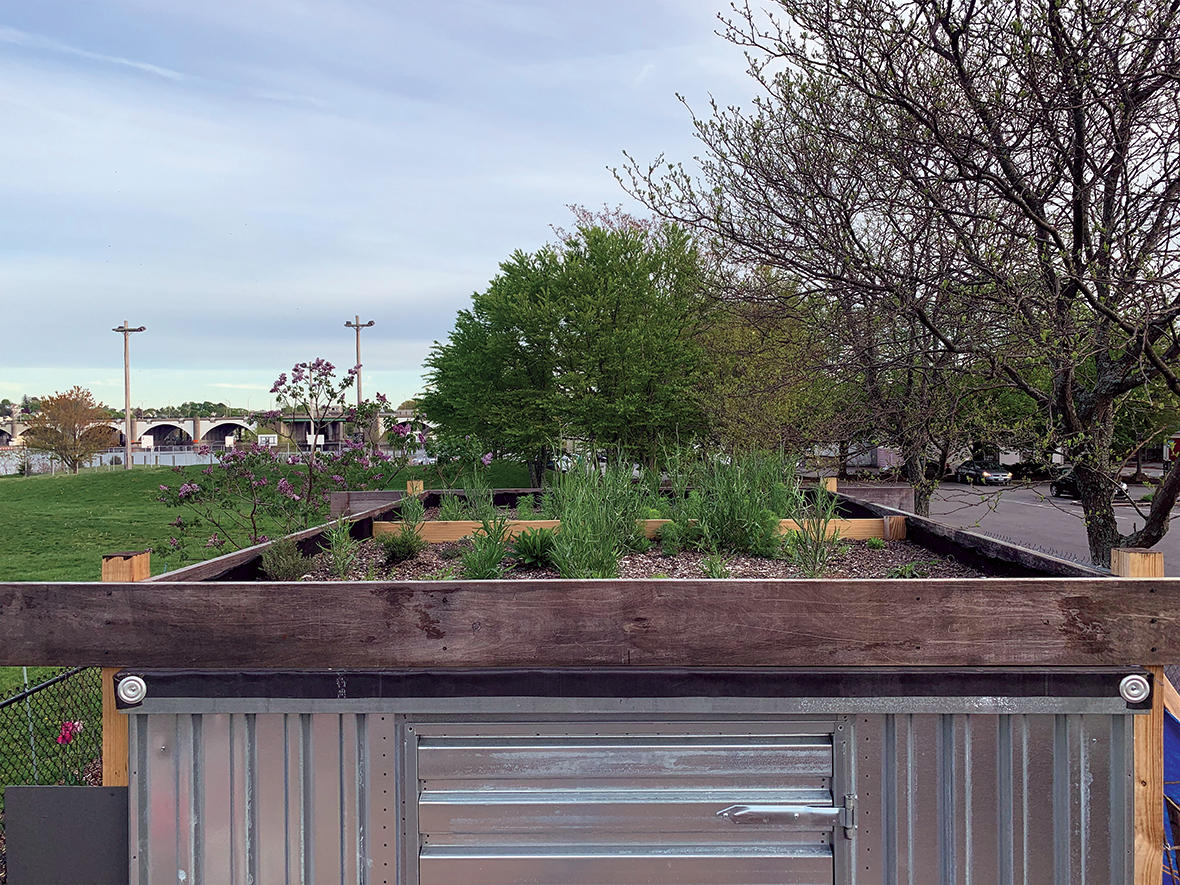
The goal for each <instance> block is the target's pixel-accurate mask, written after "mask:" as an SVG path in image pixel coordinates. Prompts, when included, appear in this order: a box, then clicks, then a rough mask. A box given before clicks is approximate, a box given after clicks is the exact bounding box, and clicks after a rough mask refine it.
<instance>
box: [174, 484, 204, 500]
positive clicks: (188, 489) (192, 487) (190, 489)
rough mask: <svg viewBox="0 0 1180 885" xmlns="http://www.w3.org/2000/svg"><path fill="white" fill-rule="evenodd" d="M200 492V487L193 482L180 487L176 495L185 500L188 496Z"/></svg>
mask: <svg viewBox="0 0 1180 885" xmlns="http://www.w3.org/2000/svg"><path fill="white" fill-rule="evenodd" d="M200 490H201V487H200V486H199V485H197V484H196V483H195V482H186V483H185V484H184V485H182V486H181V487H180V489H179V490H178V491H177V494H178V495H180V497H182V498H187V497H188V496H189V495H195V494H196V493H197V492H199V491H200Z"/></svg>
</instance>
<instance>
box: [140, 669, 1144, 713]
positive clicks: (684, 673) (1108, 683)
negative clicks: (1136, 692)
mask: <svg viewBox="0 0 1180 885" xmlns="http://www.w3.org/2000/svg"><path fill="white" fill-rule="evenodd" d="M1146 672H1147V671H1145V670H1139V669H1136V668H1126V667H1124V668H1119V669H1115V668H1109V669H1085V670H1079V669H1074V670H1037V669H1032V668H1023V669H1022V668H994V667H992V668H982V667H980V668H958V669H934V668H929V669H924V670H923V669H917V670H914V669H910V670H895V669H889V668H874V669H854V668H846V669H837V670H832V669H828V670H813V669H806V670H794V669H771V668H767V669H757V670H751V669H732V670H672V669H658V670H657V669H641V668H619V669H600V670H520V669H518V670H507V669H505V670H348V671H346V670H233V671H227V670H138V669H127V670H123V671H121V672H120V674H119V677H122V676H123V675H131V674H137V675H140V676H143V678H144V680H145V681H146V682H147V686H148V695H149V696H150V697H152V698H214V697H215V698H336V699H347V698H384V697H388V698H398V697H414V698H448V697H585V698H629V697H630V698H641V697H670V698H683V697H726V698H743V697H746V698H770V697H780V698H781V697H845V698H875V697H1022V698H1048V697H1062V698H1070V697H1073V698H1079V697H1086V698H1095V697H1112V698H1113V697H1118V696H1119V681H1120V680H1121V679H1122V678H1123V677H1124V676H1126V675H1127V674H1128V673H1144V674H1146ZM120 706H123V704H122V702H120ZM1140 706H1142V707H1143V708H1144V709H1146V706H1147V705H1131V709H1138V708H1139V707H1140Z"/></svg>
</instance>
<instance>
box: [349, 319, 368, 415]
mask: <svg viewBox="0 0 1180 885" xmlns="http://www.w3.org/2000/svg"><path fill="white" fill-rule="evenodd" d="M344 325H345V327H346V328H349V329H356V404H357V408H360V404H361V329H367V328H369V326H371V325H373V321H372V320H369V321H368V322H367V323H362V322H361V316H360V314H357V315H356V316H354V317H353V321H352V322H351V323H345V324H344Z"/></svg>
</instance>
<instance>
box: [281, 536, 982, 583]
mask: <svg viewBox="0 0 1180 885" xmlns="http://www.w3.org/2000/svg"><path fill="white" fill-rule="evenodd" d="M470 546H471V544H470V542H469V541H454V542H449V543H445V544H431V545H429V546H428V547H427V548H426V549H425V550H423V551H422V552H421V553H419V554H418V555H417V556H415V557H414V558H413V559H410V560H407V561H406V562H402V563H400V564H398V565H394V566H387V565H385V563H384V560H383V555H382V551H381V547H380V545H379V544H377V543H374V542H373V541H365V542H364V543H363V544H361V547H360V552H359V553H358V555H357V559H356V561H355V562H354V563H353V567H352V569H351V571H350V572H349V575H348V577H347V578H346V580H350V581H422V580H459V579H461V578H462V577H463V560H462V554H463V551H464V550H467V549H469V548H470ZM704 558H705V557H704V555H703V554H700V553H694V552H688V551H685V552H682V553H680V554H678V555H677V556H664V555H663V554H662V553H661V552H660V548H659V546H658V545H657V546H655V547H653V548H652V549H651V550H649V551H648V552H647V553H633V554H630V555H628V556H624V557H623V558H622V559H621V560H620V561H619V577H620V578H693V579H699V578H704V577H707V575H706V574H705V571H704V568H703V566H702V561H703V560H704ZM309 563H310V565H309V568H308V572H307V575H306V576H305V578H304V580H315V581H335V580H341V578H340V577H339V576H338V575H336V573H335V571H334V570H333V567H332V561H331V558H330V557H329V556H328V554H326V553H320V554H319V555H317V556H315V557H314V558H312V559H311V560H310V561H309ZM505 564H506V565H511V564H512V560H511V558H508V559H506V560H505ZM911 564H912V565H911ZM727 567H728V568H729V571H730V577H733V578H802V577H804V575H803V574H802V573H801V572H800V571H799V569H798V567H797V566H796V565H795V564H794V563H792V562H788V561H785V560H777V559H762V558H761V557H756V556H734V557H732V558H730V559H729V560H728V561H727ZM898 568H901V569H902V571H903V573H902V574H901V575H897V574H893V575H891V574H890V572H891V571H893V570H895V569H898ZM504 577H505V578H506V579H508V580H538V579H542V578H560V577H561V575H560V574H558V573H557V571H556V570H555V569H550V568H545V569H527V568H512V569H510V570H509V571H508V572H507V573H506V574H505V575H504ZM825 577H826V578H830V579H840V578H888V577H907V578H910V577H912V578H980V577H986V575H984V574H982V573H981V572H979V571H977V570H975V569H973V568H971V567H970V566H967V565H964V564H963V563H961V562H959V561H958V560H956V559H953V558H950V557H941V556H938V555H937V554H935V553H932V552H931V551H930V550H928V549H926V548H925V547H922V546H920V545H918V544H914V543H912V542H910V541H888V542H886V545H885V547H884V548H883V549H880V550H874V549H872V548H871V547H868V546H866V545H865V542H864V541H848V542H846V547H845V552H844V554H843V555H841V556H838V557H836V558H835V559H833V560H832V562H831V563H830V564H829V567H828V572H827V574H826V575H825Z"/></svg>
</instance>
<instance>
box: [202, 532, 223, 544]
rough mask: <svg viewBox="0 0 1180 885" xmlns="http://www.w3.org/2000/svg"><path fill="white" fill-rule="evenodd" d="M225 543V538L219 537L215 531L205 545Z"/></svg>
mask: <svg viewBox="0 0 1180 885" xmlns="http://www.w3.org/2000/svg"><path fill="white" fill-rule="evenodd" d="M224 543H225V539H224V538H219V537H218V536H217V532H214V533H213V534H211V535H210V536H209V540H208V541H206V542H205V546H206V547H220V546H221V545H222V544H224Z"/></svg>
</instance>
